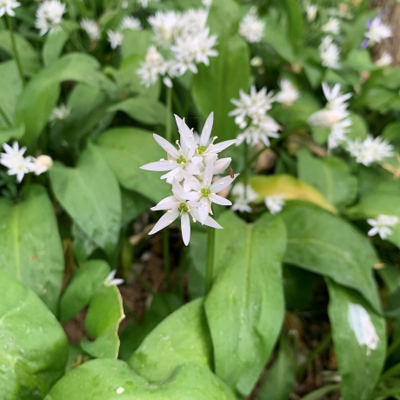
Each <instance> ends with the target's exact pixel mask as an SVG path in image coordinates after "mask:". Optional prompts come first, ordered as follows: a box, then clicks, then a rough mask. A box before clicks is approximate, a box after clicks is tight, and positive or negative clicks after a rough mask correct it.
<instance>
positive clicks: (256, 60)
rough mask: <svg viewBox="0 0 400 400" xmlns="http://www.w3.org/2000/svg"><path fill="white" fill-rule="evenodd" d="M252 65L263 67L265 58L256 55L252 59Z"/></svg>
mask: <svg viewBox="0 0 400 400" xmlns="http://www.w3.org/2000/svg"><path fill="white" fill-rule="evenodd" d="M250 65H251V66H252V67H255V68H258V67H261V65H263V59H262V58H261V57H260V56H255V57H253V58H252V59H251V60H250Z"/></svg>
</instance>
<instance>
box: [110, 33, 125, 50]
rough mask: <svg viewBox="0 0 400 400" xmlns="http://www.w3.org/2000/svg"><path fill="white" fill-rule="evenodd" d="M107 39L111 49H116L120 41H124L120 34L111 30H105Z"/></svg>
mask: <svg viewBox="0 0 400 400" xmlns="http://www.w3.org/2000/svg"><path fill="white" fill-rule="evenodd" d="M107 37H108V41H109V43H110V46H111V48H112V49H116V48H117V47H119V46H121V44H122V41H123V40H124V35H123V33H122V32H118V31H112V30H111V29H108V30H107Z"/></svg>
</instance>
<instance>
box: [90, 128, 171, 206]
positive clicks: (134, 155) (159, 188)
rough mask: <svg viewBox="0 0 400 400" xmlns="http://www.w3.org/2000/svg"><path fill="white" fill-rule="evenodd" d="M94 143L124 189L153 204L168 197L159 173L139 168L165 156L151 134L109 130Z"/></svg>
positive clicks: (126, 129) (165, 184)
mask: <svg viewBox="0 0 400 400" xmlns="http://www.w3.org/2000/svg"><path fill="white" fill-rule="evenodd" d="M97 144H98V145H99V149H100V151H101V153H102V154H103V156H104V158H105V159H106V161H107V162H108V164H109V165H110V167H111V169H112V170H113V171H114V173H115V176H116V177H117V179H118V181H119V183H120V184H121V185H122V186H123V187H124V188H126V189H129V190H133V191H136V192H139V193H140V194H142V195H144V196H146V197H148V198H149V199H151V200H153V201H154V202H158V201H160V200H161V199H162V198H164V197H167V196H170V195H171V194H170V187H169V185H168V184H167V183H165V182H164V181H161V180H160V178H159V177H160V174H158V173H156V172H149V171H143V170H141V169H140V167H141V166H142V165H144V164H147V163H150V162H153V161H158V160H159V159H160V158H162V157H165V153H164V152H163V150H161V148H160V146H159V145H158V144H157V142H156V141H155V140H154V138H153V136H152V134H151V132H148V131H145V130H143V129H137V128H114V129H109V130H107V131H106V132H104V133H103V134H102V135H101V136H100V137H99V138H98V139H97Z"/></svg>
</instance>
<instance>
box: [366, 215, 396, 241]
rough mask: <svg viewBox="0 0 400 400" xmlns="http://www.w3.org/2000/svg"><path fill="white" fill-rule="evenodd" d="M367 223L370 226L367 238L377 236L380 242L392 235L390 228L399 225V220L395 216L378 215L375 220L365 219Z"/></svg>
mask: <svg viewBox="0 0 400 400" xmlns="http://www.w3.org/2000/svg"><path fill="white" fill-rule="evenodd" d="M367 222H368V223H369V224H370V225H371V226H372V228H371V229H370V230H369V231H368V236H374V235H376V234H378V235H379V236H380V237H381V239H382V240H385V239H386V238H387V237H388V236H390V235H391V234H392V233H393V231H392V228H393V227H394V226H395V225H397V224H398V223H399V218H398V217H396V216H395V215H385V214H380V215H378V216H377V217H376V219H372V218H370V219H367Z"/></svg>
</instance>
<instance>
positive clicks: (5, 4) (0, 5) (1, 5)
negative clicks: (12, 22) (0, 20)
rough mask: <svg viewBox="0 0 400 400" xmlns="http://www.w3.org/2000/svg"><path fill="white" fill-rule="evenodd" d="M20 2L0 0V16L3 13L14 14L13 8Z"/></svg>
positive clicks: (11, 15) (12, 15)
mask: <svg viewBox="0 0 400 400" xmlns="http://www.w3.org/2000/svg"><path fill="white" fill-rule="evenodd" d="M20 5H21V3H18V1H15V0H0V17H2V16H3V15H9V16H10V17H14V16H15V12H14V9H15V8H17V7H19V6H20Z"/></svg>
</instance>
